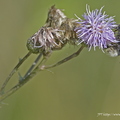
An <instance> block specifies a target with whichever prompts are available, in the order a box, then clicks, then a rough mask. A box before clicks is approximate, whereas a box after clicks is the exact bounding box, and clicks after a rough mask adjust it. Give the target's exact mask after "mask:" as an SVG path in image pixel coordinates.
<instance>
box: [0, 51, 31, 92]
mask: <svg viewBox="0 0 120 120" xmlns="http://www.w3.org/2000/svg"><path fill="white" fill-rule="evenodd" d="M30 55H31V52H28V53H27V54H26V55H25V56H24V57H23V58H22V59H20V61H19V62H18V64H17V65H16V66H15V67H14V69H13V70H12V72H11V73H10V74H9V76H8V77H7V78H6V80H5V82H4V83H3V85H2V87H1V89H0V93H2V92H3V91H4V89H5V86H6V85H7V83H8V82H9V80H10V78H11V77H12V76H13V74H14V73H15V72H16V71H17V70H18V68H19V67H20V66H21V65H22V63H23V62H24V61H25V60H26V59H27V58H28V57H29V56H30Z"/></svg>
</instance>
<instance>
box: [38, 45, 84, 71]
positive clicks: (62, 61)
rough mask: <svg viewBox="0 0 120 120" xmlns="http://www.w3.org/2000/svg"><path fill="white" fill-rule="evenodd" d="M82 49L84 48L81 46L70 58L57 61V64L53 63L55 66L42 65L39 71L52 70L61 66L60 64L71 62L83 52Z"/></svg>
mask: <svg viewBox="0 0 120 120" xmlns="http://www.w3.org/2000/svg"><path fill="white" fill-rule="evenodd" d="M83 48H84V46H81V47H80V48H79V49H78V51H76V52H75V53H73V54H72V55H70V56H68V57H66V58H64V59H62V60H60V61H58V62H57V63H55V64H53V65H48V66H46V65H42V66H41V67H40V68H39V69H40V70H44V69H49V68H53V67H56V66H58V65H61V64H63V63H65V62H67V61H69V60H71V59H72V58H74V57H77V56H78V55H79V54H80V53H81V51H82V50H83Z"/></svg>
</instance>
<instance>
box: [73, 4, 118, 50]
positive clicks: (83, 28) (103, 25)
mask: <svg viewBox="0 0 120 120" xmlns="http://www.w3.org/2000/svg"><path fill="white" fill-rule="evenodd" d="M102 9H103V7H102V8H101V9H100V10H98V9H96V10H93V11H90V7H89V6H88V5H86V11H87V13H84V15H83V18H84V20H82V19H80V18H79V17H78V20H79V21H80V22H77V23H78V24H79V26H78V27H76V28H75V31H76V34H77V37H78V39H79V41H78V42H79V44H80V43H82V42H84V43H85V44H86V45H87V46H88V47H89V50H90V49H91V47H94V49H95V48H96V47H97V46H98V47H99V48H100V49H101V50H103V49H104V48H107V45H109V44H111V43H117V42H118V41H117V40H116V38H115V35H114V32H113V31H112V29H113V28H115V27H117V25H116V22H114V18H113V17H109V16H108V15H106V14H105V12H103V13H102Z"/></svg>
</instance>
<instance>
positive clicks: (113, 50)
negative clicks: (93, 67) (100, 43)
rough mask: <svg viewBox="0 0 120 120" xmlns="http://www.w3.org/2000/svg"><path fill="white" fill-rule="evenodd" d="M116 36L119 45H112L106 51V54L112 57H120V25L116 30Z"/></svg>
mask: <svg viewBox="0 0 120 120" xmlns="http://www.w3.org/2000/svg"><path fill="white" fill-rule="evenodd" d="M115 36H116V40H117V41H118V43H114V44H110V45H109V46H108V48H107V49H106V52H107V54H108V55H109V56H111V57H117V56H119V55H120V42H119V41H120V25H118V26H117V27H116V29H115Z"/></svg>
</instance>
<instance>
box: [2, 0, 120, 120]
mask: <svg viewBox="0 0 120 120" xmlns="http://www.w3.org/2000/svg"><path fill="white" fill-rule="evenodd" d="M54 4H55V5H56V7H57V8H60V9H64V10H65V11H64V13H65V14H66V15H67V16H68V17H69V18H75V16H74V14H77V15H78V16H79V17H81V15H82V14H83V13H84V12H85V6H86V4H89V5H90V6H91V9H96V8H98V9H99V8H101V7H102V6H105V7H104V10H105V11H106V13H107V14H109V15H110V16H116V17H115V21H116V22H117V23H120V0H0V86H1V84H2V83H3V81H4V80H5V78H6V77H7V76H8V74H9V73H10V71H11V70H12V68H13V67H14V66H15V65H16V63H17V62H18V60H19V58H21V57H23V56H24V55H25V54H26V53H27V52H28V50H27V48H26V41H27V39H28V38H29V37H30V36H32V35H33V34H34V33H35V32H36V31H37V30H38V29H39V28H40V27H41V26H42V25H44V23H45V21H46V18H47V12H48V10H49V8H50V7H51V6H52V5H54ZM78 48H79V47H75V46H72V45H67V46H65V47H64V48H63V49H62V50H59V51H54V52H53V54H52V56H51V58H50V59H49V61H48V62H47V64H52V63H55V62H57V61H58V60H60V59H62V58H64V57H66V56H68V55H70V54H72V53H73V52H75V51H76V50H77V49H78ZM35 58H36V55H32V56H31V57H30V58H29V59H28V60H27V61H26V62H25V63H24V64H23V66H22V67H21V68H20V70H19V72H20V73H21V74H22V75H24V73H25V71H26V70H27V69H28V68H29V66H30V64H32V62H33V60H34V59H35ZM17 80H18V74H16V75H14V77H13V79H11V83H10V84H11V85H12V84H15V83H16V82H17ZM0 106H1V108H0V120H108V119H109V120H119V119H120V116H116V117H115V116H109V117H106V116H104V115H102V116H98V117H97V115H98V113H108V114H112V113H119V114H120V57H116V58H111V57H109V56H107V55H106V54H104V53H103V52H102V51H101V50H99V49H97V50H96V51H93V50H91V51H90V52H88V50H87V48H86V49H84V50H83V51H82V53H81V54H80V55H79V56H78V57H77V58H74V59H73V60H71V61H69V62H67V63H65V64H63V65H60V66H58V67H56V68H52V69H50V70H46V71H42V72H40V73H38V74H37V75H36V76H35V77H34V78H33V79H32V80H31V81H30V82H28V83H27V84H26V85H25V86H23V87H22V88H21V89H20V90H18V91H17V92H16V93H14V94H13V95H12V96H10V97H9V98H7V99H6V100H4V104H3V103H1V104H0Z"/></svg>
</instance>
